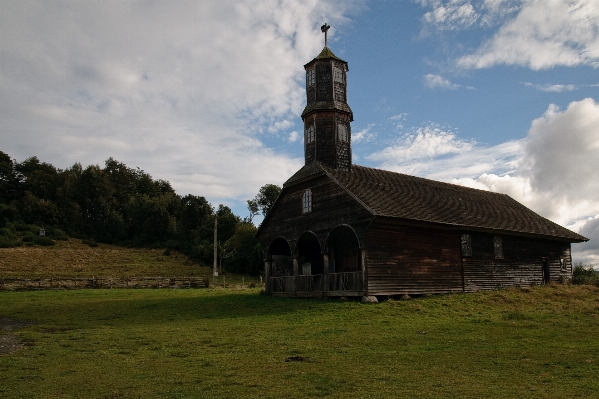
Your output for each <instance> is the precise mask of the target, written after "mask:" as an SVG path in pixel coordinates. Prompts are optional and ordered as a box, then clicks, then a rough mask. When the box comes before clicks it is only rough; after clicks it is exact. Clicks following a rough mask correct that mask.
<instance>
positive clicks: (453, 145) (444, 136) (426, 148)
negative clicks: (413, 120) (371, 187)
mask: <svg viewBox="0 0 599 399" xmlns="http://www.w3.org/2000/svg"><path fill="white" fill-rule="evenodd" d="M472 145H473V144H472V143H470V142H467V141H463V140H460V139H458V138H457V137H456V135H455V133H454V132H452V131H450V130H448V129H444V128H442V127H440V126H438V125H435V124H431V125H429V126H425V127H420V128H416V129H414V130H413V131H412V132H409V133H405V134H403V135H402V136H401V137H400V138H399V139H398V140H397V141H396V142H395V143H393V145H391V146H389V147H387V148H385V149H383V150H382V151H379V152H376V153H374V154H372V155H370V156H369V157H368V158H369V159H371V160H374V161H383V162H385V163H386V165H387V166H391V165H394V164H396V163H397V162H400V163H401V164H403V163H406V162H412V161H414V160H418V159H430V158H434V157H439V156H443V155H448V154H456V153H463V152H466V151H468V150H470V149H471V148H472Z"/></svg>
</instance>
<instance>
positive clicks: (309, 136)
mask: <svg viewBox="0 0 599 399" xmlns="http://www.w3.org/2000/svg"><path fill="white" fill-rule="evenodd" d="M313 142H314V125H310V126H308V127H307V128H306V143H313Z"/></svg>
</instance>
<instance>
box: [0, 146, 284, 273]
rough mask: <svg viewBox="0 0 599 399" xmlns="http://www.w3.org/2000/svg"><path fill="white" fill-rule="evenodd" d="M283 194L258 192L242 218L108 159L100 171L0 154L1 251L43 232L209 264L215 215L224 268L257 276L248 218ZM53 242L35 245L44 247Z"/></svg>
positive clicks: (258, 256)
mask: <svg viewBox="0 0 599 399" xmlns="http://www.w3.org/2000/svg"><path fill="white" fill-rule="evenodd" d="M279 192H280V188H279V187H278V186H276V185H270V184H268V185H266V186H264V187H262V189H261V190H260V192H259V193H258V195H257V196H256V198H254V199H252V200H249V201H248V209H249V212H250V215H249V216H248V217H246V218H241V217H239V216H237V215H235V214H233V212H232V211H231V209H230V208H229V207H227V206H224V205H219V206H218V207H214V206H212V205H211V204H210V203H209V202H208V201H207V200H206V198H204V197H202V196H196V195H191V194H188V195H185V196H180V195H178V194H177V193H176V192H175V190H173V188H172V187H171V185H170V183H169V182H168V181H165V180H160V179H158V180H155V179H152V177H151V176H150V175H149V174H148V173H146V172H144V171H143V170H141V169H139V168H135V169H134V168H129V167H127V166H126V165H125V164H124V163H122V162H118V161H116V160H115V159H113V158H109V159H107V160H106V162H105V163H104V167H100V166H99V165H89V166H87V167H85V168H84V167H82V166H81V164H80V163H76V164H74V165H73V166H71V167H70V168H67V169H59V168H56V167H54V166H53V165H51V164H49V163H46V162H40V160H39V159H38V158H37V157H31V158H28V159H26V160H25V161H23V162H17V161H16V160H13V159H11V157H10V156H9V155H8V154H6V153H4V152H2V151H0V226H2V227H1V229H0V247H7V246H16V245H23V242H28V241H33V238H32V235H35V233H36V232H37V231H38V230H39V228H40V227H44V228H45V230H46V231H47V232H48V236H49V239H50V240H51V239H52V238H54V239H61V238H63V237H66V236H71V237H74V238H80V239H85V240H88V241H90V240H91V241H97V242H102V243H109V244H116V245H122V246H135V247H154V248H165V249H168V250H171V249H175V250H179V251H181V252H182V253H184V254H185V255H187V256H188V257H189V258H190V259H192V260H194V261H197V262H200V263H203V264H206V265H210V264H211V263H212V259H213V253H214V252H213V251H214V249H213V248H214V246H213V238H214V218H215V217H216V218H217V220H218V229H217V234H218V237H217V239H218V243H219V248H220V251H219V253H220V254H222V258H223V259H221V260H222V264H223V266H224V267H225V269H226V270H228V271H231V272H235V273H249V274H258V273H259V272H260V271H261V270H262V267H263V253H262V247H261V246H260V244H259V243H258V241H257V240H256V239H255V238H254V235H255V233H256V231H257V228H256V226H254V224H253V223H252V218H253V217H254V216H255V215H257V214H258V213H259V212H262V213H263V214H264V215H265V214H266V213H267V212H268V210H269V209H270V206H272V203H273V202H274V200H275V199H276V197H277V196H278V194H279ZM44 242H46V243H49V242H50V241H48V240H46V241H40V243H41V244H43V243H44Z"/></svg>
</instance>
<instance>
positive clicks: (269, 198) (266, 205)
mask: <svg viewBox="0 0 599 399" xmlns="http://www.w3.org/2000/svg"><path fill="white" fill-rule="evenodd" d="M279 194H281V187H279V186H277V185H276V184H266V185H264V186H262V187H261V188H260V191H259V192H258V194H257V195H256V196H255V197H254V199H251V200H248V201H247V204H248V210H249V211H250V217H249V220H248V221H249V222H251V221H252V219H253V218H254V216H256V215H258V213H260V212H261V213H262V215H264V216H266V214H268V212H269V211H270V209H271V208H272V206H273V205H274V203H275V201H276V200H277V198H278V197H279Z"/></svg>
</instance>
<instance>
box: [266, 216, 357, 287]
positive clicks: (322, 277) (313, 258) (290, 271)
mask: <svg viewBox="0 0 599 399" xmlns="http://www.w3.org/2000/svg"><path fill="white" fill-rule="evenodd" d="M323 247H324V250H322V249H321V244H320V242H319V240H318V238H317V237H316V235H315V234H313V233H312V232H305V233H304V234H302V235H301V236H300V238H299V239H298V240H297V243H296V246H295V251H292V250H291V246H290V245H289V243H288V242H287V240H286V239H285V238H283V237H277V238H276V239H275V240H273V242H272V243H271V245H270V247H269V250H268V253H267V259H266V261H265V273H266V291H267V292H269V293H272V294H273V295H280V296H297V297H342V296H363V295H365V293H366V273H365V264H366V262H365V260H366V250H365V249H363V248H360V246H359V241H358V239H357V237H356V234H355V232H354V231H353V230H352V229H351V228H350V227H349V226H345V225H343V226H339V227H336V228H335V229H333V230H332V231H331V232H330V234H329V235H328V236H327V238H326V243H325V245H324V246H323Z"/></svg>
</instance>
